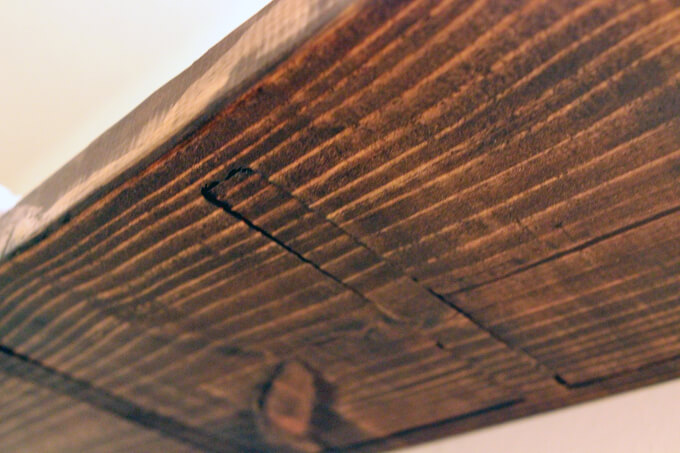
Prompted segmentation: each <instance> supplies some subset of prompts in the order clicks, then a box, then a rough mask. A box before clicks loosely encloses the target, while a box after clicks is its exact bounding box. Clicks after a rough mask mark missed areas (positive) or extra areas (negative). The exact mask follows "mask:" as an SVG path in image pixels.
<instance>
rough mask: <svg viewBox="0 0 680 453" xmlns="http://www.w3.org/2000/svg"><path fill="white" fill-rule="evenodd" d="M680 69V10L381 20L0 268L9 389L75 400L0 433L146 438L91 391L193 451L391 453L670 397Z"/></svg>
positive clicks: (311, 48) (447, 13) (563, 1)
mask: <svg viewBox="0 0 680 453" xmlns="http://www.w3.org/2000/svg"><path fill="white" fill-rule="evenodd" d="M679 72H680V6H679V5H678V4H677V2H673V1H670V0H656V1H653V0H650V1H638V0H617V1H614V0H594V1H568V0H559V1H547V0H545V1H540V0H536V1H520V0H503V1H495V2H486V1H455V0H451V1H442V2H438V1H428V0H413V1H375V2H363V3H361V4H360V5H359V6H356V7H354V8H352V9H351V10H350V11H349V12H347V13H346V14H344V15H342V16H341V17H340V18H339V19H338V20H337V21H336V22H334V23H333V24H332V25H331V26H329V27H327V28H326V29H325V30H323V32H321V33H320V34H318V35H317V36H315V37H314V38H313V39H311V40H310V41H308V42H307V43H306V44H305V45H303V46H301V47H300V48H299V49H297V51H296V52H295V53H293V54H292V55H289V56H288V57H287V58H286V59H285V61H282V62H281V63H280V64H279V65H278V66H277V67H276V68H275V69H273V70H272V71H270V72H269V73H268V74H266V75H265V76H263V77H261V78H260V79H259V80H257V81H256V82H254V83H253V84H252V86H251V87H250V88H249V89H248V90H247V91H246V92H245V93H243V94H242V95H241V96H239V97H238V98H236V99H232V100H229V101H228V102H225V103H224V104H223V105H221V107H220V108H219V109H218V111H217V112H216V113H215V114H214V115H213V116H212V117H211V119H210V120H209V121H207V122H206V123H205V124H203V125H201V126H200V127H198V126H197V127H196V128H195V129H194V130H192V131H191V134H189V136H188V137H187V138H185V139H184V140H182V141H181V142H179V143H177V144H175V145H174V146H173V147H172V148H171V149H169V150H168V151H167V152H165V153H164V154H163V155H162V156H160V157H159V158H158V159H156V160H154V161H153V162H151V163H148V164H144V165H141V164H140V165H139V166H138V167H137V168H136V170H135V172H134V173H133V174H129V175H127V176H126V178H125V179H124V180H121V181H120V183H119V184H117V185H116V186H115V187H112V188H111V189H110V190H108V191H106V192H105V193H102V194H101V195H100V196H98V197H97V198H96V199H93V200H91V201H89V202H87V203H83V204H79V205H78V206H77V207H75V208H74V210H73V215H72V217H71V219H70V220H69V222H68V223H66V224H64V225H62V226H61V227H59V228H56V229H55V230H54V231H52V232H51V233H50V234H46V235H45V237H44V238H43V239H42V240H40V241H39V242H36V243H35V244H34V245H32V246H31V247H27V248H26V249H25V250H23V251H21V253H16V254H14V255H13V256H12V257H11V258H10V259H6V260H4V261H3V262H2V263H0V343H1V344H2V345H3V346H2V347H4V348H5V349H6V352H7V353H6V354H4V355H5V356H7V357H4V356H2V354H0V371H2V373H1V374H3V375H5V378H4V379H3V380H0V389H2V392H3V394H8V392H11V391H12V389H13V388H19V386H20V385H31V386H37V387H39V388H43V389H45V390H44V391H46V392H47V391H49V392H53V393H55V392H56V393H57V394H59V395H60V396H59V397H58V398H56V397H52V396H40V397H37V396H36V397H33V398H30V399H27V397H24V396H21V395H17V396H15V397H11V398H9V399H8V403H7V408H8V409H7V411H8V413H9V412H11V411H16V413H15V412H12V414H14V415H13V417H16V418H14V420H15V421H14V422H5V421H4V420H5V419H7V418H6V417H3V419H2V420H3V421H2V422H0V430H3V429H7V430H9V429H11V426H14V425H11V423H20V424H21V425H22V426H24V427H25V429H28V430H29V432H33V431H32V430H35V432H36V433H38V432H39V433H42V434H40V435H36V436H37V437H36V439H39V438H40V436H42V437H43V438H45V439H48V438H50V436H59V435H62V434H59V433H57V434H50V433H52V431H50V429H51V428H50V426H58V422H57V421H56V420H54V418H53V416H51V415H49V413H48V414H47V415H44V416H40V415H38V414H37V413H36V412H37V411H38V408H40V407H41V406H42V405H45V407H49V408H50V411H52V412H50V413H53V414H59V413H60V411H64V410H65V409H63V408H62V407H61V406H59V405H58V404H55V403H56V401H57V400H58V399H59V398H71V399H75V400H78V401H81V402H84V403H87V404H89V405H91V406H95V407H96V408H97V410H103V411H108V412H111V413H113V414H114V415H117V416H118V417H119V418H120V417H121V416H123V417H124V415H122V414H121V413H120V412H121V410H120V407H123V406H120V405H119V406H116V407H117V408H118V409H117V410H118V412H116V409H114V408H113V406H111V407H108V406H105V405H103V404H99V406H98V405H97V401H98V400H96V398H91V399H90V400H88V399H87V398H82V397H81V398H79V397H78V391H77V388H76V387H77V385H78V383H81V384H82V385H85V384H86V385H87V386H90V387H89V388H92V389H95V390H93V391H94V392H95V393H94V394H96V395H99V396H101V395H109V396H110V398H112V400H111V401H116V402H117V404H122V402H125V403H126V404H130V405H131V406H130V407H134V408H138V411H141V412H140V414H142V415H143V414H147V415H146V416H147V418H146V419H145V418H144V417H143V416H142V417H137V418H135V417H128V419H130V420H132V421H133V422H134V423H136V424H137V426H138V427H137V428H135V429H139V430H141V432H145V433H146V432H147V431H155V433H153V435H154V436H158V439H162V440H163V442H166V441H167V442H175V443H178V442H183V443H184V444H186V445H187V448H193V449H205V450H209V451H270V450H271V451H285V450H291V451H381V450H386V449H390V448H394V447H397V446H401V445H408V444H411V443H417V442H421V441H425V440H430V439H433V438H436V437H440V436H444V435H448V434H452V433H456V432H461V431H465V430H469V429H474V428H477V427H481V426H486V425H489V424H492V423H497V422H500V421H504V420H508V419H511V418H516V417H521V416H525V415H528V414H533V413H537V412H541V411H546V410H551V409H555V408H558V407H563V406H565V405H569V404H573V403H576V402H580V401H584V400H589V399H592V398H596V397H600V396H604V395H609V394H612V393H616V392H621V391H624V390H627V389H631V388H636V387H639V386H642V385H648V384H651V383H654V382H660V381H662V380H666V379H671V378H674V377H677V376H678V375H680V343H679V342H678V338H677V331H678V328H680V312H679V311H678V310H679V309H680V305H679V304H678V297H677V294H678V285H679V283H678V275H679V274H678V271H679V270H680V259H679V258H678V257H680V189H679V187H680V186H678V184H677V183H676V181H677V179H678V177H680V122H679V121H680V119H679V118H680V116H679V114H680V76H679V75H678V74H679ZM12 360H14V361H16V360H19V361H20V362H22V364H23V365H22V366H27V367H29V368H31V367H32V368H36V369H37V370H38V371H39V370H43V371H42V372H44V370H51V371H50V372H51V373H52V374H51V375H50V376H58V377H59V379H61V381H59V382H61V384H58V385H56V384H54V383H53V382H52V381H51V380H50V379H48V378H47V377H42V378H40V377H38V378H36V377H35V376H38V375H40V373H39V372H38V371H35V372H28V371H27V372H25V373H23V374H22V373H18V372H16V371H12V370H13V369H14V368H13V365H11V363H12ZM5 363H7V365H5ZM32 368H31V369H32ZM36 373H37V374H36ZM31 376H33V377H31ZM40 376H41V375H40ZM59 379H57V380H59ZM74 386H75V387H74ZM99 396H98V397H99ZM2 398H3V399H4V398H5V397H2ZM148 414H154V415H153V416H150V415H148ZM76 416H77V415H76ZM148 417H151V418H153V417H157V418H155V419H153V420H156V422H155V424H154V423H148V420H149V418H148ZM124 418H125V417H124ZM16 420H18V421H16ZM145 420H147V422H145ZM8 423H10V425H11V426H10V425H8ZM54 423H56V425H53V424H54ZM145 423H146V424H145ZM173 427H176V428H173ZM182 433H190V435H189V434H187V435H183V434H182ZM63 435H67V434H63ZM145 435H147V434H145ZM148 435H151V434H148ZM140 436H141V434H140ZM1 437H2V436H0V445H2V446H3V447H4V446H5V444H4V443H3V442H4V440H2V439H1ZM10 439H13V440H10V441H8V444H7V445H15V444H17V445H18V444H20V443H21V442H24V441H22V440H20V439H19V437H11V438H10ZM11 442H14V443H11ZM92 442H96V441H95V440H92ZM102 442H104V441H102ZM106 442H108V441H106ZM122 442H123V440H121V445H123V444H122ZM131 442H132V440H131ZM150 442H151V441H150ZM159 442H160V440H159ZM105 445H107V444H105V443H103V444H102V446H101V449H102V451H116V450H115V448H114V447H111V449H110V450H107V447H106V446H105ZM116 448H118V447H116ZM121 448H123V447H121ZM149 448H150V449H156V450H160V449H161V447H160V444H154V445H153V446H152V447H149Z"/></svg>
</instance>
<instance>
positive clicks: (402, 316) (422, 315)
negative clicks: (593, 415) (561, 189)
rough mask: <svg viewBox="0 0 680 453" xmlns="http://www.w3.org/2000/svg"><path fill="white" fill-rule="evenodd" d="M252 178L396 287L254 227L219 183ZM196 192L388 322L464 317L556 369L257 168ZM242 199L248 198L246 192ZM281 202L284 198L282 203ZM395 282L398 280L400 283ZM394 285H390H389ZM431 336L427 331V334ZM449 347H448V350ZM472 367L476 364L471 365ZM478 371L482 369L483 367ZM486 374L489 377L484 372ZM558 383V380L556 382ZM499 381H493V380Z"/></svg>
mask: <svg viewBox="0 0 680 453" xmlns="http://www.w3.org/2000/svg"><path fill="white" fill-rule="evenodd" d="M251 177H257V178H260V179H261V181H262V182H263V187H261V188H260V189H266V188H267V187H269V188H273V189H275V192H276V193H277V194H278V195H279V196H282V197H284V200H285V199H289V200H292V201H294V202H295V203H296V204H297V205H299V206H300V207H301V208H302V209H303V210H304V211H305V212H306V213H308V214H310V215H311V216H312V217H313V218H315V219H316V220H317V221H318V224H319V225H324V224H325V225H326V226H329V227H330V229H332V230H335V231H336V232H337V236H338V237H345V238H347V239H349V240H350V241H351V242H352V243H353V244H354V245H355V246H356V247H358V248H359V249H360V250H362V252H365V254H366V257H367V259H371V260H373V261H374V262H375V264H376V265H379V266H383V267H384V268H385V270H386V273H388V274H389V275H391V277H392V279H393V280H394V281H395V282H397V283H395V286H393V287H389V285H388V288H391V289H392V291H380V289H378V290H372V291H367V292H366V291H362V290H361V289H360V288H357V287H356V286H354V285H352V284H349V283H347V282H346V281H345V280H343V279H342V278H340V277H338V276H336V275H335V274H333V273H332V272H330V271H328V270H327V269H325V268H324V266H323V265H320V264H319V263H317V262H315V261H314V260H313V259H310V258H308V257H307V256H305V254H304V252H302V253H301V252H299V251H298V250H296V249H294V248H293V247H291V246H290V245H289V244H287V243H286V242H285V241H284V240H281V239H279V238H278V237H276V236H275V235H274V234H272V233H271V232H269V231H268V230H267V229H266V228H263V227H262V226H259V225H257V224H256V223H255V221H256V220H255V221H254V220H252V219H251V218H249V217H248V215H246V214H245V213H243V212H240V211H239V210H237V209H235V208H234V206H235V205H237V204H239V203H240V202H241V201H245V199H244V200H238V202H237V203H233V202H230V201H228V200H227V199H226V197H227V196H228V195H229V194H228V192H229V190H228V188H225V187H224V186H223V183H225V182H228V181H230V180H232V179H234V178H241V179H242V180H243V181H245V180H246V179H247V178H251ZM220 189H221V190H222V191H223V192H222V193H217V191H218V190H220ZM201 194H202V195H203V197H204V198H205V200H206V201H208V202H209V203H211V204H213V205H215V206H217V207H219V208H221V209H222V210H224V211H225V212H226V213H227V214H229V215H230V216H232V217H234V218H235V219H237V220H239V221H241V222H243V223H244V224H246V225H247V226H248V227H249V228H251V229H253V230H254V231H257V232H258V233H260V234H261V235H263V236H264V237H266V238H267V239H269V240H271V241H272V242H274V243H276V244H278V245H279V246H281V247H282V248H283V249H285V250H286V251H287V252H289V253H291V254H293V255H294V256H296V257H297V258H298V259H300V260H301V261H303V262H305V263H307V264H309V265H311V266H312V267H314V269H316V270H318V271H319V272H321V273H322V274H323V275H325V276H327V277H329V278H331V279H332V280H333V281H335V282H336V283H338V284H340V285H342V286H343V287H344V288H346V289H348V290H349V291H351V292H352V293H354V294H356V295H357V296H358V297H360V298H361V299H362V300H364V301H366V302H368V303H371V304H372V305H373V306H375V307H376V308H378V309H379V310H380V311H381V312H382V313H383V314H386V315H387V316H388V318H389V319H390V320H392V321H396V322H398V323H402V324H407V325H410V326H412V327H415V328H416V329H417V330H420V331H424V332H426V333H427V332H428V331H429V330H431V329H432V328H434V327H436V326H437V325H438V324H440V323H443V322H445V321H446V320H447V319H450V318H451V317H452V316H462V317H463V319H465V320H466V321H467V322H469V323H470V324H471V325H472V326H474V328H476V329H479V330H481V331H483V332H484V333H485V334H486V335H488V336H490V337H491V338H492V339H493V340H494V341H497V342H499V343H501V344H503V345H504V346H505V347H507V348H508V349H510V350H512V351H514V352H516V353H518V354H520V355H522V356H524V357H526V358H527V359H529V360H530V362H531V363H532V366H533V367H534V368H535V370H536V371H537V372H539V373H540V374H541V375H542V377H544V378H545V379H551V377H552V376H554V375H555V374H556V373H555V372H554V371H553V370H550V369H549V368H548V367H547V366H546V365H544V364H543V363H542V362H540V361H539V360H538V359H537V358H536V357H533V356H532V355H531V354H530V353H529V352H528V351H526V350H524V349H523V348H521V347H518V346H516V345H513V344H512V343H510V342H508V341H506V340H505V339H503V338H501V337H499V336H498V335H497V334H496V333H495V332H493V331H492V330H489V329H487V328H486V327H485V326H484V325H483V324H482V323H481V322H479V321H478V320H477V319H475V317H474V316H473V315H472V314H471V313H469V312H467V311H466V310H464V309H462V308H461V307H459V306H458V305H457V304H455V303H452V302H451V301H449V300H447V298H445V297H444V296H442V295H441V294H438V293H437V292H435V291H434V290H433V289H431V288H429V287H427V286H425V285H423V284H422V283H421V282H419V281H418V280H417V279H416V278H414V277H413V276H411V275H409V274H408V273H406V272H405V271H404V270H403V269H402V268H401V267H399V266H398V265H396V264H395V263H393V262H391V261H390V260H388V259H386V258H385V257H383V256H382V255H380V254H378V253H377V252H375V251H374V250H373V249H372V248H371V247H369V246H368V244H366V243H364V242H363V241H362V240H361V239H359V238H357V237H356V236H354V235H352V234H350V233H349V232H347V231H346V230H345V229H343V228H342V227H340V226H339V225H338V224H337V223H335V222H333V221H332V220H330V219H328V218H327V217H326V216H324V215H323V214H321V213H319V212H318V211H316V210H314V209H312V208H311V207H309V206H308V205H307V204H306V203H305V202H304V201H303V200H301V199H300V198H298V197H296V196H295V195H293V194H292V193H291V192H290V191H289V190H287V189H286V188H285V187H283V186H281V185H280V184H277V183H275V182H273V181H271V180H270V179H269V178H268V177H267V176H265V175H264V174H263V173H261V172H260V171H258V170H256V169H253V168H250V167H234V168H232V169H231V170H229V172H228V173H227V175H226V177H224V178H223V179H220V180H216V181H213V182H212V183H210V184H207V185H205V186H204V187H203V188H202V189H201ZM246 198H247V197H246ZM281 204H283V203H281ZM399 282H400V283H399ZM395 287H396V288H397V290H395V289H394V288H395ZM428 335H430V336H432V332H430V333H428ZM434 336H435V338H434V340H435V342H434V345H435V346H436V347H438V348H439V349H442V350H448V349H450V348H448V347H447V342H446V341H445V340H444V339H443V338H440V337H438V336H437V334H435V335H434ZM449 352H451V351H449ZM470 365H471V366H475V364H474V363H473V361H470ZM475 367H476V368H479V367H477V366H475ZM482 372H483V371H482ZM487 377H488V376H487ZM490 379H491V380H492V381H493V382H495V379H494V378H493V377H490ZM556 382H557V381H556ZM497 384H498V383H497Z"/></svg>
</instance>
